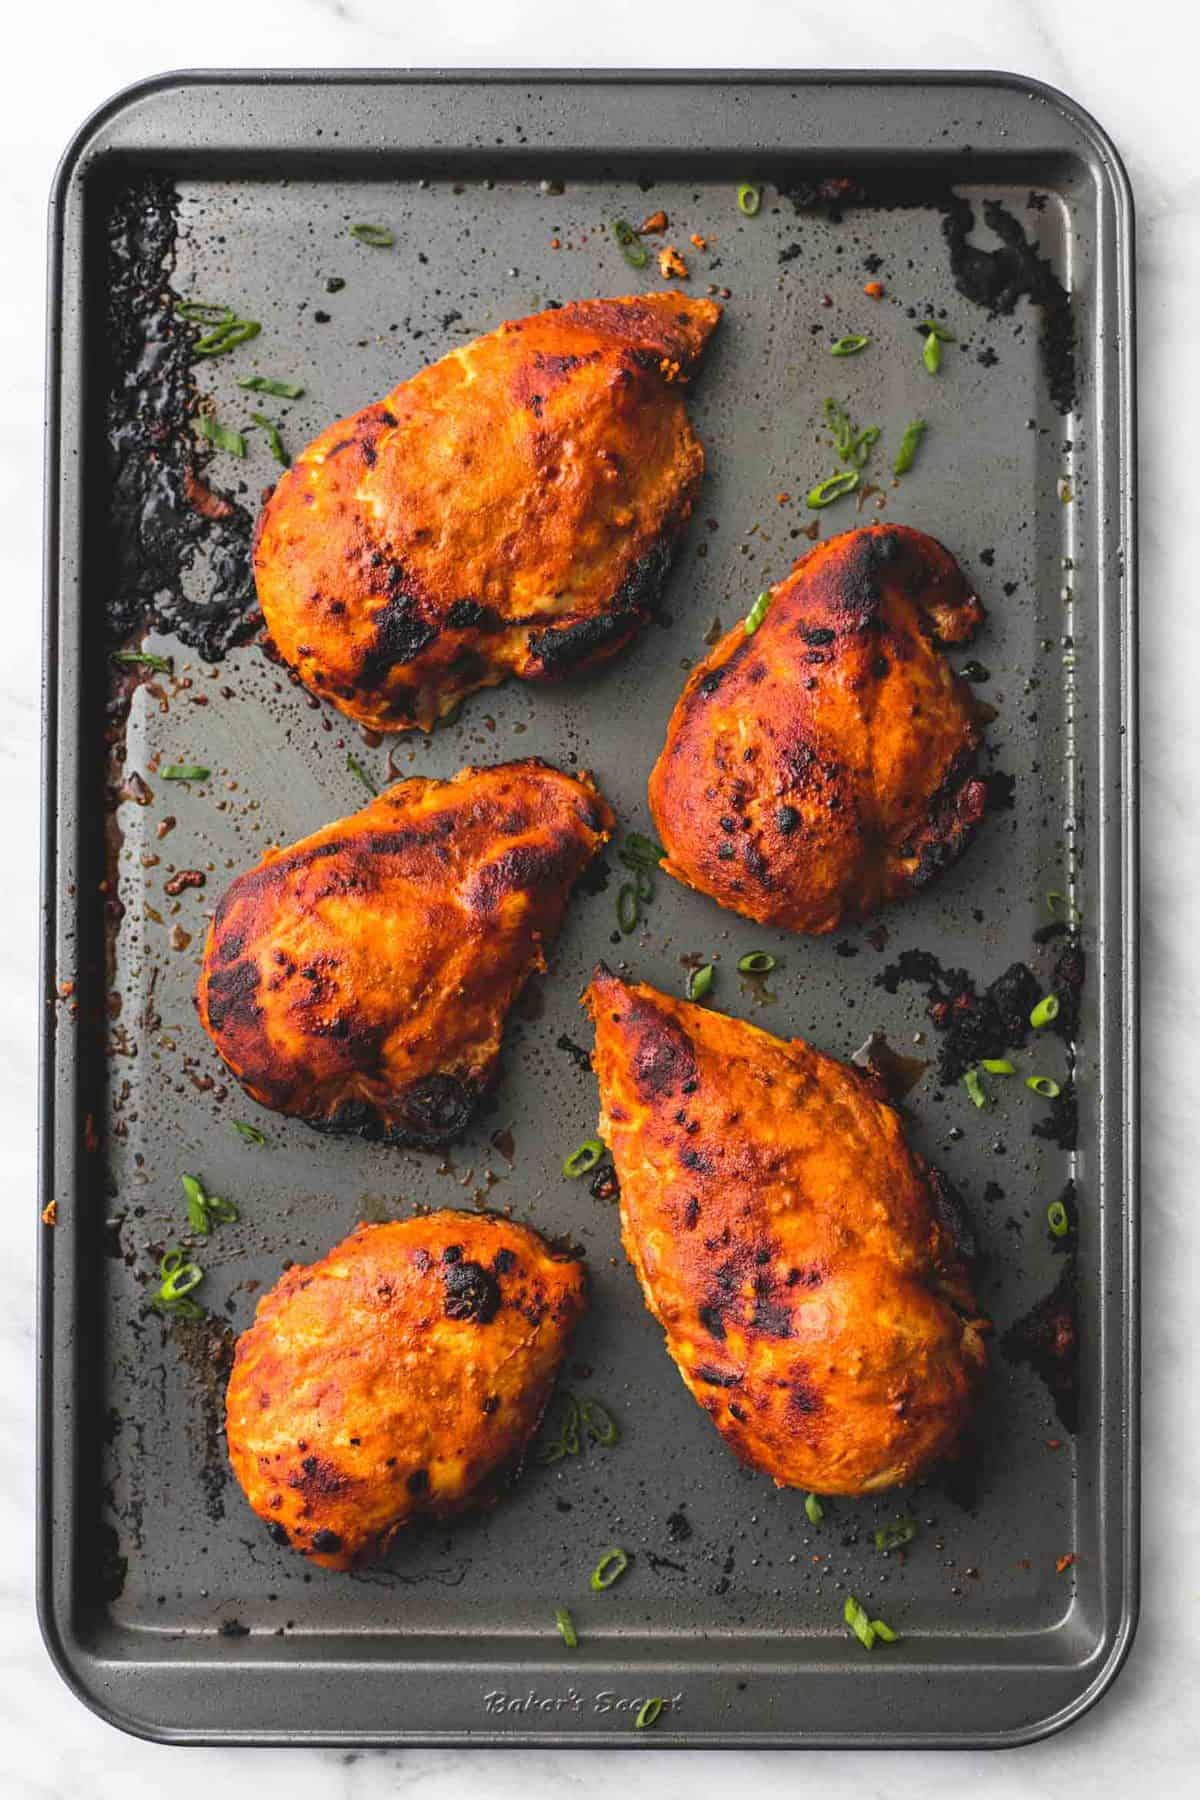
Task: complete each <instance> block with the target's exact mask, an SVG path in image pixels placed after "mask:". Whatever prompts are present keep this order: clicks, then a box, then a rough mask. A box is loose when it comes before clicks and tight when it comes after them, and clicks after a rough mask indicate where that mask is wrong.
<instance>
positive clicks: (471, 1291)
mask: <svg viewBox="0 0 1200 1800" xmlns="http://www.w3.org/2000/svg"><path fill="white" fill-rule="evenodd" d="M444 1281H445V1289H446V1292H445V1299H444V1302H443V1304H444V1307H445V1313H446V1317H447V1318H448V1319H460V1320H461V1319H473V1320H474V1321H475V1322H476V1323H477V1324H479V1325H488V1324H490V1323H491V1321H492V1320H493V1319H494V1318H495V1316H496V1314H497V1313H498V1312H499V1310H500V1289H499V1287H498V1286H497V1285H496V1280H495V1277H494V1276H492V1275H490V1274H489V1273H488V1271H487V1270H486V1269H485V1268H484V1267H483V1265H482V1264H481V1263H477V1262H460V1263H452V1264H451V1265H450V1267H449V1268H447V1269H446V1272H445V1276H444Z"/></svg>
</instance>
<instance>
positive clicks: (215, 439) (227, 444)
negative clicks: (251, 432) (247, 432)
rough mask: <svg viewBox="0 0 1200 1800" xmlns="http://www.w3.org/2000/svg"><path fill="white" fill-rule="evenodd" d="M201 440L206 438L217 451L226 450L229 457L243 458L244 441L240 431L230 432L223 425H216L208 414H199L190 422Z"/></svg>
mask: <svg viewBox="0 0 1200 1800" xmlns="http://www.w3.org/2000/svg"><path fill="white" fill-rule="evenodd" d="M192 423H193V425H195V427H196V430H197V431H198V432H199V434H200V436H201V437H202V438H207V439H208V441H209V443H210V444H214V445H215V446H216V448H217V449H218V450H228V452H229V454H230V456H245V454H246V440H245V438H244V437H243V436H242V434H241V432H240V431H230V430H228V429H227V427H226V426H224V425H218V423H217V421H216V420H215V419H214V418H211V417H210V416H209V414H208V413H199V414H197V416H196V418H194V419H193V420H192Z"/></svg>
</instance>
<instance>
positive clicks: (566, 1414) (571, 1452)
mask: <svg viewBox="0 0 1200 1800" xmlns="http://www.w3.org/2000/svg"><path fill="white" fill-rule="evenodd" d="M559 1441H560V1442H561V1444H562V1447H563V1455H564V1456H578V1455H579V1402H578V1400H577V1399H576V1398H575V1396H574V1394H572V1393H571V1392H570V1391H569V1390H568V1391H567V1392H566V1393H564V1395H563V1417H562V1430H561V1432H560V1433H559Z"/></svg>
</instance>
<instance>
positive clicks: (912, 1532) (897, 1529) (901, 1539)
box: [875, 1519, 917, 1550]
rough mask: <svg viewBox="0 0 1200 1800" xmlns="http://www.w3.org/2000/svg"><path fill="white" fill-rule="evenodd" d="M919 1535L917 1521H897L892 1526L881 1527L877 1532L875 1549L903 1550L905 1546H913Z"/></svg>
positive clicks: (877, 1528)
mask: <svg viewBox="0 0 1200 1800" xmlns="http://www.w3.org/2000/svg"><path fill="white" fill-rule="evenodd" d="M916 1535H917V1521H916V1520H915V1519H897V1520H896V1521H895V1523H894V1524H892V1525H880V1526H877V1527H876V1531H875V1548H876V1549H877V1550H902V1549H903V1548H904V1546H905V1544H911V1543H912V1541H913V1539H914V1538H915V1537H916Z"/></svg>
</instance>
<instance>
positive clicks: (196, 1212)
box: [179, 1175, 238, 1237]
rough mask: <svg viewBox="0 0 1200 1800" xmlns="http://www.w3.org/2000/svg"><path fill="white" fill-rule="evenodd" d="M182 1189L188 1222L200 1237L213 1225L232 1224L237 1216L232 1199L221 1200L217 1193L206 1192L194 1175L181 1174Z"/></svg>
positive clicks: (204, 1235)
mask: <svg viewBox="0 0 1200 1800" xmlns="http://www.w3.org/2000/svg"><path fill="white" fill-rule="evenodd" d="M179 1179H180V1180H181V1181H182V1183H183V1191H184V1193H185V1194H186V1195H187V1212H188V1224H189V1225H190V1226H191V1228H192V1230H193V1231H196V1232H199V1234H200V1236H201V1237H207V1236H208V1234H209V1232H210V1231H211V1230H212V1228H213V1226H214V1225H232V1224H233V1223H234V1222H235V1220H236V1219H237V1216H238V1209H237V1207H236V1206H235V1205H234V1204H233V1201H232V1200H222V1199H221V1197H220V1195H219V1194H206V1193H205V1191H204V1183H203V1182H202V1181H201V1180H200V1179H199V1177H198V1176H196V1175H181V1176H180V1177H179Z"/></svg>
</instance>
